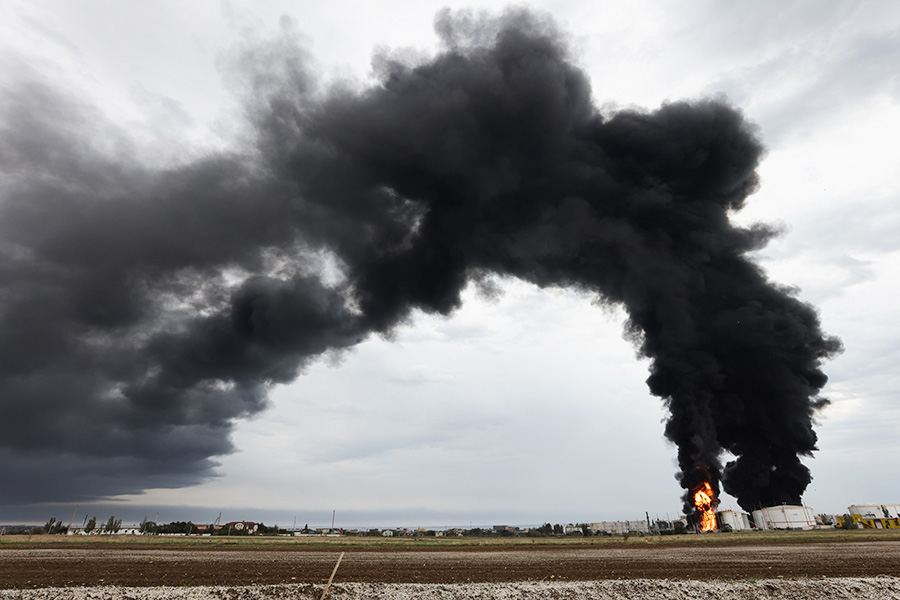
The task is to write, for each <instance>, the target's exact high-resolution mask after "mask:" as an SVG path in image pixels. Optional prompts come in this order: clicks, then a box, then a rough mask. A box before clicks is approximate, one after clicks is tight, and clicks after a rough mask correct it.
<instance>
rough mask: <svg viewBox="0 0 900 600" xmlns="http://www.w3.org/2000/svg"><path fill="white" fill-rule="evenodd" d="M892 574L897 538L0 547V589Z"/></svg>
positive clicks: (898, 569)
mask: <svg viewBox="0 0 900 600" xmlns="http://www.w3.org/2000/svg"><path fill="white" fill-rule="evenodd" d="M341 551H343V552H344V557H343V560H342V562H341V565H340V568H339V570H338V572H337V575H336V577H335V582H336V583H338V582H357V583H443V584H451V583H479V582H484V583H495V582H527V581H554V582H567V581H569V582H571V581H602V580H616V579H651V580H656V579H670V580H685V579H694V580H698V579H699V580H726V581H728V580H731V581H736V580H755V579H777V578H785V579H810V578H821V577H829V578H830V577H876V576H889V577H900V541H895V540H890V541H888V540H885V541H845V542H813V543H801V544H797V543H783V544H779V543H765V544H754V543H749V544H748V543H740V544H715V545H698V544H665V545H661V544H649V543H648V544H622V545H621V546H617V545H614V544H606V545H602V546H596V545H589V544H585V545H566V546H559V545H547V546H541V545H534V546H529V547H527V549H526V548H522V547H516V546H512V547H502V546H501V547H481V546H454V547H448V548H446V549H445V548H440V547H438V548H422V549H410V548H404V547H399V548H389V547H378V548H359V547H351V546H348V547H341V546H335V547H333V548H316V547H308V546H290V545H288V546H285V547H279V548H273V547H260V548H252V547H242V548H237V549H226V548H221V549H215V548H165V547H149V548H148V547H146V546H138V545H125V544H123V545H120V546H112V545H101V546H96V547H91V546H87V547H80V546H74V547H72V546H63V547H31V548H29V547H11V548H0V589H29V588H47V587H73V586H74V587H77V586H97V585H101V586H102V585H105V586H129V587H142V586H201V585H202V586H211V585H226V586H245V585H269V584H322V583H324V582H325V581H327V580H328V577H329V575H331V572H332V570H333V568H334V566H335V563H336V561H337V558H338V556H339V554H340V552H341Z"/></svg>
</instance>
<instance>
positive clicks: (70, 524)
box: [67, 504, 78, 529]
mask: <svg viewBox="0 0 900 600" xmlns="http://www.w3.org/2000/svg"><path fill="white" fill-rule="evenodd" d="M77 512H78V505H77V504H76V505H75V510H73V511H72V520H71V521H69V527H68V528H67V529H72V523H74V522H75V513H77Z"/></svg>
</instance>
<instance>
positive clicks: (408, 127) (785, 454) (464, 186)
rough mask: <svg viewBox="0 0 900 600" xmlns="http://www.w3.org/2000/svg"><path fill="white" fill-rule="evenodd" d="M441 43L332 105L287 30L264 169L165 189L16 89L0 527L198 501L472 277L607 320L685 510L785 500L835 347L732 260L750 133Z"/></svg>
mask: <svg viewBox="0 0 900 600" xmlns="http://www.w3.org/2000/svg"><path fill="white" fill-rule="evenodd" d="M436 23H437V27H436V29H437V32H438V34H439V35H440V38H441V41H442V44H443V46H442V50H441V51H440V52H439V53H438V54H437V55H436V56H435V57H434V58H432V59H431V60H428V61H427V62H422V63H419V64H408V63H406V62H403V61H401V60H393V59H392V58H391V57H390V56H387V57H383V58H382V60H381V61H380V62H379V74H380V80H379V82H378V83H377V84H376V85H372V86H370V87H368V88H366V89H356V88H354V87H353V86H352V85H336V86H332V87H331V88H328V89H325V88H323V87H322V86H321V85H320V84H319V83H317V81H316V79H315V78H314V77H312V76H311V75H310V71H309V67H308V63H307V60H306V58H305V54H304V53H303V51H302V50H301V49H299V47H297V46H296V45H295V44H294V42H293V40H292V37H291V33H290V31H286V32H285V33H284V35H283V36H282V37H281V38H279V39H278V40H276V41H274V42H272V43H271V44H270V45H267V46H264V47H257V48H255V49H250V50H248V51H247V52H245V53H244V54H243V55H242V58H241V60H238V61H236V64H237V65H238V66H239V68H240V69H241V73H242V75H241V81H244V82H246V83H247V86H246V88H245V90H246V91H247V106H248V115H249V121H250V123H252V125H253V127H254V131H255V135H256V145H255V147H254V148H250V149H246V150H243V151H240V152H237V151H235V152H231V153H225V152H223V153H219V154H215V155H210V156H207V157H205V158H203V159H200V160H196V161H193V162H191V163H189V164H183V165H180V166H177V167H170V168H151V167H149V166H146V165H145V164H143V163H142V162H141V161H140V160H138V159H136V158H130V157H131V156H132V153H129V152H128V146H127V144H126V143H125V142H122V143H117V142H119V141H121V140H120V138H122V136H120V135H119V134H118V133H117V132H116V131H115V129H114V128H113V127H111V126H109V125H104V119H103V116H102V114H100V113H99V112H98V111H96V110H95V109H93V108H91V107H90V106H87V105H85V104H83V103H81V102H80V101H79V100H78V99H76V98H72V97H70V96H66V95H65V94H63V93H62V92H59V91H58V90H54V89H53V87H52V86H49V85H47V84H46V83H42V82H41V81H40V80H39V79H37V78H33V77H32V78H30V79H29V78H24V80H23V81H20V83H19V84H18V85H17V86H16V87H10V86H7V88H6V89H5V90H4V93H3V100H2V111H3V112H2V121H0V122H2V127H3V130H2V135H0V162H2V165H3V173H4V174H3V178H2V180H0V186H2V188H0V189H2V203H0V230H2V242H0V282H2V289H0V300H2V302H0V357H2V369H0V408H2V411H0V412H2V414H3V423H4V431H3V435H2V436H0V480H2V481H4V482H6V485H3V486H0V490H2V491H0V501H2V502H4V503H15V502H31V501H49V500H75V499H79V498H90V497H97V496H103V495H109V494H121V493H129V492H137V491H139V490H141V489H146V488H150V487H172V486H181V485H187V484H189V483H192V482H195V481H197V480H198V479H199V478H202V477H205V476H208V475H209V474H210V472H211V469H212V468H213V466H214V464H215V463H214V459H215V457H217V456H221V455H223V454H226V453H228V452H230V451H231V450H232V447H231V443H230V441H229V433H230V431H231V429H232V427H233V424H234V422H235V420H236V419H239V418H242V417H246V416H248V415H252V414H254V413H256V412H258V411H261V410H263V409H264V408H265V407H266V402H267V391H268V389H269V388H270V387H271V386H272V385H274V384H278V383H284V382H290V381H292V380H294V379H295V378H296V377H298V375H299V374H300V373H301V371H302V369H303V367H304V365H305V364H307V363H308V362H309V361H310V360H313V359H315V358H316V357H318V356H320V355H322V354H323V353H329V352H340V351H341V350H342V349H346V348H349V347H351V346H353V345H355V344H357V343H359V342H360V341H361V340H364V339H366V338H367V337H368V336H370V335H373V334H377V335H390V333H391V331H392V328H394V327H396V326H397V325H398V324H399V323H402V322H404V321H405V320H407V319H408V318H409V316H410V313H411V311H412V310H413V309H421V310H424V311H427V312H432V313H440V314H449V313H452V312H453V310H454V309H456V308H458V307H459V306H460V302H461V300H460V293H461V291H462V290H463V288H464V287H465V286H466V285H467V284H468V283H469V282H471V281H473V280H478V279H481V278H483V277H485V276H489V275H490V274H491V273H502V274H505V275H511V276H515V277H518V278H521V279H523V280H526V281H530V282H533V283H535V284H537V285H539V286H570V287H577V288H579V289H582V290H588V291H590V292H592V293H594V294H596V295H597V297H598V298H601V299H602V301H604V302H609V303H613V304H617V305H618V304H620V305H624V306H625V307H626V309H627V312H628V315H629V320H628V324H627V335H628V337H629V338H630V339H632V340H633V342H634V344H635V345H636V347H637V348H638V349H639V351H640V353H641V354H642V355H644V356H646V357H649V358H650V359H651V368H650V370H651V373H650V377H649V379H648V384H649V386H650V390H651V392H652V393H653V394H655V395H657V396H659V397H660V398H662V399H663V401H664V402H665V403H666V405H667V407H668V408H669V410H670V412H671V418H670V419H669V421H668V423H667V425H666V436H667V437H668V438H669V439H670V440H672V441H673V442H674V443H675V444H676V445H677V448H678V463H679V466H680V475H679V479H680V481H681V485H682V486H683V487H684V488H685V489H686V490H690V488H692V487H694V486H695V485H696V483H697V482H696V481H695V479H696V478H697V474H698V473H703V472H708V473H710V474H711V476H712V478H713V482H712V483H713V485H714V486H716V487H718V483H719V480H721V481H722V482H723V483H724V487H725V490H726V491H728V492H729V493H731V494H733V495H735V496H736V497H737V498H738V500H739V502H740V504H741V506H742V507H744V508H746V509H749V508H753V507H756V506H759V505H769V504H775V503H781V502H789V503H796V502H799V501H800V497H801V494H802V493H803V491H804V490H805V488H806V486H807V485H808V483H809V481H810V474H809V471H808V470H807V468H806V467H805V466H803V465H802V464H801V462H800V460H799V457H801V456H808V455H810V453H811V452H812V451H813V450H815V449H816V446H815V444H816V435H815V433H814V432H813V428H812V421H811V419H812V417H813V415H814V413H815V412H816V411H817V410H818V409H820V408H821V407H822V406H823V405H824V404H825V403H826V400H824V399H822V398H820V397H819V396H818V392H819V390H820V389H821V388H822V386H823V385H824V384H825V382H826V377H825V375H824V374H823V373H822V371H821V369H820V364H821V362H822V360H823V359H825V358H827V357H829V356H830V355H833V354H834V353H835V352H837V351H839V349H840V343H839V342H838V341H837V340H836V339H834V338H830V337H826V336H825V335H824V334H823V333H822V331H821V329H820V326H819V321H818V318H817V315H816V312H815V310H814V309H813V308H812V307H810V306H808V305H806V304H804V303H802V302H801V301H799V300H798V299H797V298H796V297H795V296H794V294H793V293H792V292H791V291H790V290H788V289H785V288H782V287H779V286H778V285H774V284H773V283H771V282H769V281H768V280H767V279H766V276H765V274H764V273H763V272H762V270H761V269H760V268H759V267H758V266H757V265H756V264H754V263H753V262H752V260H751V259H750V258H749V257H748V255H749V253H751V252H753V251H755V250H758V249H759V248H761V247H762V246H763V245H764V244H765V243H766V241H767V239H769V238H770V237H771V236H772V235H773V231H772V230H771V229H770V228H768V227H766V226H763V225H757V226H754V227H750V228H743V227H737V226H735V225H734V224H732V222H731V221H730V220H729V215H730V214H732V213H734V212H735V211H738V210H740V209H741V207H742V206H743V204H744V201H745V200H746V199H747V197H748V196H749V195H750V194H751V193H752V192H753V191H754V190H755V189H756V187H757V175H756V172H755V169H756V167H757V165H758V162H759V160H760V156H761V153H762V146H761V144H760V141H759V140H758V139H757V137H756V136H755V134H754V130H753V128H752V127H751V126H750V125H748V123H747V122H746V121H745V120H744V118H743V117H742V116H741V114H740V113H739V112H738V111H737V110H735V109H734V108H732V107H730V106H728V105H727V104H725V103H724V102H722V101H718V100H702V101H697V102H674V103H670V104H666V105H664V106H663V107H662V108H660V109H659V110H657V111H655V112H640V111H636V110H624V111H621V112H618V113H616V114H613V115H611V116H605V115H602V114H601V113H600V111H599V110H598V109H597V108H596V106H595V104H594V102H593V99H592V90H591V86H590V85H589V83H588V80H587V78H586V76H585V75H584V73H583V72H582V71H580V70H579V69H578V68H577V67H576V66H575V65H574V64H573V62H572V60H571V57H570V55H569V53H568V50H567V47H566V43H565V39H564V36H563V35H561V33H560V32H559V31H557V29H556V28H555V26H554V25H553V23H552V22H550V21H549V20H548V19H545V18H542V17H539V16H535V15H533V14H530V13H528V12H524V11H508V12H506V13H504V15H503V16H502V17H498V18H474V17H472V16H471V14H468V13H449V12H443V13H441V14H439V16H438V18H437V20H436ZM20 79H21V78H20ZM601 83H602V82H601ZM601 91H602V89H601ZM323 274H327V277H326V276H325V275H323ZM725 451H727V452H729V453H731V454H732V455H734V456H735V457H736V458H735V460H733V461H732V462H729V463H728V464H727V465H724V467H723V466H722V464H721V462H720V456H722V454H723V452H725ZM698 467H699V468H698ZM717 491H718V489H717ZM686 497H687V496H686Z"/></svg>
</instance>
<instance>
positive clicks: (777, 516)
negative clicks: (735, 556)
mask: <svg viewBox="0 0 900 600" xmlns="http://www.w3.org/2000/svg"><path fill="white" fill-rule="evenodd" d="M753 522H754V523H755V524H756V528H757V529H815V527H816V515H815V514H814V513H813V509H811V508H810V507H808V506H794V505H791V504H782V505H780V506H770V507H768V508H762V509H760V510H754V511H753Z"/></svg>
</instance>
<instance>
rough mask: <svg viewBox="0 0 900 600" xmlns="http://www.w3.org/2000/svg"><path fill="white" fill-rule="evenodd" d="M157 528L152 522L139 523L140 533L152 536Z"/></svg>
mask: <svg viewBox="0 0 900 600" xmlns="http://www.w3.org/2000/svg"><path fill="white" fill-rule="evenodd" d="M157 529H159V527H158V526H157V524H156V523H154V522H153V521H144V522H143V523H141V533H147V534H154V533H156V531H157Z"/></svg>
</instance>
